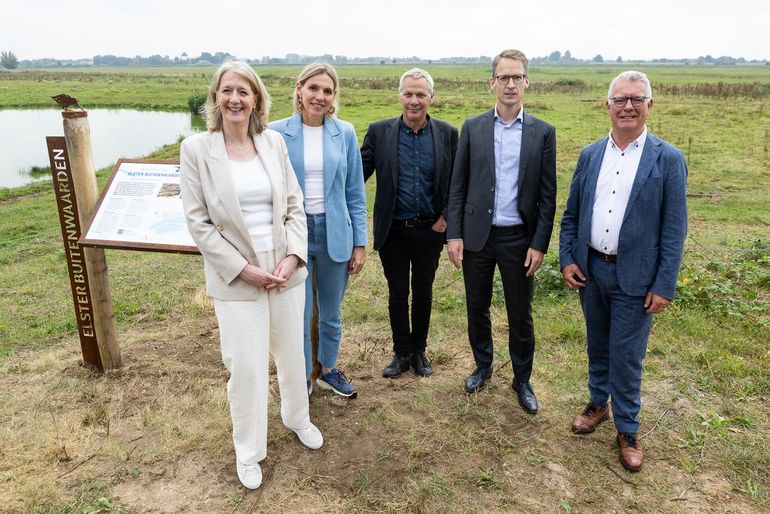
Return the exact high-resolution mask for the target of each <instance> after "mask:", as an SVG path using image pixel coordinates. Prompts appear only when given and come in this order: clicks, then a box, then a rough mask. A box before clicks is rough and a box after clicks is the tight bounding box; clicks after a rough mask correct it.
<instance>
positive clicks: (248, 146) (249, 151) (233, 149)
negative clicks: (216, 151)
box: [225, 137, 257, 161]
mask: <svg viewBox="0 0 770 514" xmlns="http://www.w3.org/2000/svg"><path fill="white" fill-rule="evenodd" d="M225 149H226V150H227V156H228V157H229V158H231V159H232V160H234V161H244V160H247V159H250V158H252V157H254V156H256V155H257V149H256V148H255V147H254V142H253V141H252V140H251V139H249V140H248V141H246V142H244V143H234V142H232V141H228V140H227V138H226V137H225Z"/></svg>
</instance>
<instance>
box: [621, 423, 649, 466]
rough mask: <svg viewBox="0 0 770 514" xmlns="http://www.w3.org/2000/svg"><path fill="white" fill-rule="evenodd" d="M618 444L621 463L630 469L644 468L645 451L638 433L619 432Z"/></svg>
mask: <svg viewBox="0 0 770 514" xmlns="http://www.w3.org/2000/svg"><path fill="white" fill-rule="evenodd" d="M618 446H619V447H620V463H621V464H623V467H624V468H626V469H627V470H628V471H639V470H640V469H642V459H643V452H642V447H641V445H640V444H639V441H637V439H636V434H630V433H628V432H619V433H618Z"/></svg>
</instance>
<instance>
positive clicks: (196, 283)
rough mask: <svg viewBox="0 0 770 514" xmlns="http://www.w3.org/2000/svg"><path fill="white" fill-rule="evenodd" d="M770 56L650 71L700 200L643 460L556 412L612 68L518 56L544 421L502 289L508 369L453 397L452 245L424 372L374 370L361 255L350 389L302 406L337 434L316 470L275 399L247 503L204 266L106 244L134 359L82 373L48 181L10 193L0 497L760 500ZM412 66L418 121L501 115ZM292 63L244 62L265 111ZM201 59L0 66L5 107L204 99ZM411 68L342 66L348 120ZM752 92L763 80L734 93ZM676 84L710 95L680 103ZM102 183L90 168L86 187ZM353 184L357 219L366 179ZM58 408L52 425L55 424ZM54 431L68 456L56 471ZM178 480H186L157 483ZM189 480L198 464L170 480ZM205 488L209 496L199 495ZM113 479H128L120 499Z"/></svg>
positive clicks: (482, 96)
mask: <svg viewBox="0 0 770 514" xmlns="http://www.w3.org/2000/svg"><path fill="white" fill-rule="evenodd" d="M766 68H768V67H735V68H729V69H728V68H720V69H717V68H697V67H662V66H661V67H649V68H646V69H645V71H647V72H648V73H649V74H650V77H651V78H652V80H653V87H654V88H655V87H656V85H661V86H663V87H660V91H662V92H661V93H660V94H657V93H656V95H655V104H654V107H653V110H652V112H651V115H650V118H649V120H648V128H649V129H650V131H651V132H653V133H655V134H656V135H659V136H661V137H663V138H665V139H667V140H668V141H670V142H672V143H674V144H676V145H677V146H679V147H680V148H682V149H683V150H684V151H685V153H686V157H687V159H688V161H689V173H690V174H689V179H688V192H689V193H690V194H691V195H692V196H691V198H689V201H688V206H689V214H690V215H689V218H690V230H689V234H688V239H687V242H686V253H685V260H684V266H683V268H682V272H681V274H680V277H679V284H678V287H677V294H678V300H677V301H676V302H674V303H673V304H672V306H671V307H670V308H669V309H668V310H667V311H665V312H664V313H662V314H660V315H658V316H656V318H655V326H654V330H653V335H652V337H651V339H650V344H649V348H648V355H647V359H646V361H645V375H644V383H643V410H642V427H641V431H642V432H643V433H646V434H648V435H647V436H646V437H645V438H644V439H643V441H642V442H643V445H644V447H645V450H646V452H647V453H646V455H647V460H646V462H645V466H646V467H645V470H644V471H642V472H641V473H639V474H635V475H631V474H627V473H625V472H623V471H619V464H617V457H616V454H615V451H616V450H615V449H614V447H613V443H612V428H611V426H603V427H602V428H601V429H600V430H598V431H597V433H596V434H594V435H592V436H589V437H576V436H572V435H571V434H570V433H569V429H568V426H569V420H570V418H571V416H572V415H574V413H575V412H576V411H577V410H578V409H579V408H580V407H581V405H583V404H584V402H585V401H586V390H585V389H586V388H585V383H586V379H587V370H586V356H585V328H584V322H583V320H582V315H581V312H580V307H579V303H578V299H577V294H576V293H575V292H574V291H568V290H566V289H565V288H564V287H563V286H562V285H561V279H560V274H559V271H558V262H557V259H556V255H555V253H554V252H555V249H556V246H557V237H558V219H559V217H560V215H561V214H560V213H561V210H562V209H563V207H564V203H565V201H566V197H567V191H568V187H569V182H570V178H571V175H572V170H573V168H574V164H575V160H576V158H577V155H578V152H579V151H580V149H581V148H582V147H583V146H584V145H585V144H587V143H589V142H591V141H593V140H595V139H597V138H599V137H601V136H603V135H605V134H606V133H607V131H608V130H609V121H608V117H607V114H606V112H605V111H604V107H603V102H602V98H603V97H604V96H605V95H606V87H607V83H608V82H609V79H610V78H611V77H612V76H613V74H614V73H616V72H617V71H618V70H620V68H619V67H617V66H614V65H612V66H609V65H605V66H597V67H581V68H555V67H554V68H551V67H540V68H532V69H531V70H530V75H531V77H532V81H533V87H532V88H531V89H530V91H529V92H528V94H527V96H526V99H525V106H526V107H527V109H529V111H530V112H532V113H533V114H535V115H537V116H539V117H542V118H543V119H545V120H546V121H548V122H550V123H552V124H554V125H555V126H556V127H557V137H558V158H557V166H558V186H559V192H558V209H557V231H556V233H555V234H554V238H553V241H552V247H551V248H552V251H551V252H550V253H549V254H548V255H547V256H546V261H545V264H544V267H543V269H541V270H540V271H539V272H538V282H537V291H536V296H535V301H534V304H533V311H534V316H535V324H536V331H537V340H538V347H537V354H536V357H535V369H534V373H533V381H534V385H535V389H536V391H537V393H538V397H539V399H540V401H541V405H542V409H541V412H540V413H538V415H537V416H535V417H530V416H525V415H524V414H522V413H521V411H520V410H519V409H518V407H517V406H516V405H515V401H514V400H513V398H512V396H511V393H510V391H509V388H508V383H509V380H510V378H511V370H510V366H509V365H504V363H505V362H506V360H507V358H508V357H507V355H506V353H507V351H506V347H505V346H506V345H505V344H504V341H505V337H506V336H505V334H506V325H505V314H504V313H505V309H504V304H503V300H502V298H501V297H500V294H499V293H498V295H497V296H496V298H495V301H494V303H493V309H492V317H493V321H494V325H493V329H494V336H495V339H496V341H497V345H496V354H495V359H496V367H499V369H497V370H496V373H495V378H494V379H493V381H492V382H491V384H490V387H489V388H488V389H487V390H486V391H485V392H483V393H482V394H480V395H478V396H477V397H468V396H466V395H465V394H464V393H462V390H461V383H462V379H463V377H464V376H465V374H466V373H467V372H469V371H470V368H471V366H472V365H471V359H470V351H469V349H468V345H467V335H466V326H465V323H466V320H465V298H464V291H463V286H462V277H461V275H460V274H459V273H458V272H456V271H454V270H453V269H452V268H451V266H450V265H449V263H448V262H447V260H446V259H445V258H444V257H442V259H441V263H440V266H439V270H438V274H437V277H436V282H435V285H434V300H435V301H434V310H433V317H432V324H431V334H430V343H429V353H430V356H431V358H432V362H433V365H434V367H435V368H436V374H435V375H434V376H433V377H431V378H430V379H427V380H416V379H414V378H406V377H405V378H402V379H400V380H397V381H385V380H383V379H380V378H379V373H380V371H381V368H382V366H384V365H385V364H386V363H387V361H388V360H389V356H390V351H391V347H390V344H391V341H390V328H389V322H388V317H387V285H386V284H385V281H384V279H383V276H382V270H381V266H380V263H379V259H378V257H377V256H376V254H375V253H374V252H372V251H370V255H369V258H368V261H367V263H366V266H365V268H364V271H363V272H362V273H361V274H360V275H359V276H356V277H354V278H353V279H352V280H351V284H350V287H349V290H348V292H347V294H346V296H345V300H344V303H343V317H344V342H343V348H342V353H341V366H342V367H343V369H344V370H345V371H346V372H347V373H348V375H349V376H351V377H353V379H354V380H355V383H356V385H357V386H358V387H359V390H360V391H361V398H359V399H358V400H356V401H355V402H341V403H340V402H335V401H334V400H332V399H330V398H329V397H328V396H325V395H314V396H313V398H312V400H311V412H312V414H313V417H314V418H313V419H314V421H315V422H316V423H317V424H318V425H319V426H320V427H321V429H322V430H323V431H324V435H325V436H326V440H327V442H328V444H327V447H325V448H324V449H323V450H321V452H322V457H321V458H318V457H317V454H312V453H311V452H305V451H303V450H301V449H298V448H297V447H296V446H298V445H295V444H294V443H295V441H294V440H293V439H292V438H290V437H289V436H288V435H287V434H286V433H284V432H282V431H281V430H282V429H281V421H280V416H279V414H278V406H277V402H276V398H275V397H273V398H272V400H271V407H270V409H271V410H270V423H271V424H270V427H271V428H270V436H269V437H270V439H269V448H270V449H269V457H268V466H275V467H274V468H270V469H272V471H271V472H270V474H266V477H267V479H266V485H265V486H264V489H262V490H260V491H261V492H259V493H247V494H244V493H243V492H242V490H241V489H240V488H239V487H238V486H237V484H235V483H234V479H233V476H232V475H233V472H232V469H231V468H232V462H231V452H232V450H231V448H230V446H229V445H230V442H229V439H228V438H229V434H228V430H229V427H228V426H227V423H228V419H227V415H226V414H225V412H226V404H225V399H224V380H225V378H224V377H223V374H224V372H223V369H222V365H221V363H220V362H219V355H218V346H217V339H218V336H217V333H216V320H215V319H214V316H213V313H212V311H211V308H210V305H208V303H207V302H206V300H205V299H204V298H203V293H202V282H203V274H202V271H201V267H202V266H201V261H200V258H199V257H192V256H179V255H165V254H157V253H142V252H127V251H114V250H109V251H107V260H108V263H109V267H110V285H111V288H112V296H113V303H114V305H113V307H114V311H115V314H116V320H117V326H118V333H119V337H120V339H121V346H122V348H123V350H124V358H125V359H126V366H125V368H124V369H122V370H118V371H116V372H111V373H108V374H105V375H103V376H100V375H95V374H90V373H89V372H87V371H86V370H83V369H81V368H79V367H78V365H77V362H78V360H79V357H78V342H77V335H76V330H75V324H74V319H73V316H72V306H71V301H72V300H71V297H70V292H69V285H68V281H67V276H66V267H65V262H64V252H63V249H62V247H61V232H60V228H59V226H58V221H57V215H56V211H55V202H54V198H53V194H52V192H51V190H50V184H46V183H36V184H32V185H29V186H25V187H24V188H18V189H0V214H2V215H1V216H0V269H1V270H2V271H0V292H2V294H1V295H0V387H2V388H3V390H4V392H6V394H4V395H0V422H2V423H0V428H2V430H3V433H2V434H0V437H2V439H3V441H4V443H5V444H7V445H8V448H9V450H8V451H6V450H5V449H4V450H3V451H2V452H0V483H3V484H4V485H7V488H5V487H4V488H0V489H6V490H7V491H9V492H8V493H4V492H2V491H0V504H3V503H6V504H7V505H10V506H11V507H8V508H9V509H11V510H12V509H20V510H23V511H35V510H37V511H39V512H81V511H88V509H92V510H90V511H93V512H96V511H98V510H97V509H100V508H101V509H102V511H105V512H107V511H110V509H112V511H117V512H120V511H121V509H123V510H128V507H126V505H138V507H136V509H135V510H138V511H142V510H147V509H152V508H161V507H160V506H158V505H151V504H148V503H144V504H143V503H141V501H142V500H141V499H140V498H141V497H142V492H143V491H144V490H145V489H149V488H151V487H152V486H153V484H154V483H156V482H158V483H162V484H164V485H163V487H167V488H168V487H171V488H173V487H175V486H177V487H178V486H179V483H180V481H184V480H188V479H189V480H191V481H193V482H191V483H192V484H193V486H190V485H189V484H188V483H187V482H184V483H185V488H186V489H185V490H186V491H187V493H186V494H183V495H178V494H177V495H176V497H179V496H187V495H188V494H189V495H190V496H189V498H190V499H189V502H190V503H187V504H177V503H174V504H173V505H174V508H175V509H177V510H185V509H187V510H194V509H195V508H196V506H197V505H198V504H201V505H203V504H205V505H206V507H205V508H208V509H209V510H212V511H228V512H229V511H254V510H258V509H262V510H270V509H271V508H272V509H273V510H294V511H298V510H322V509H324V508H327V509H329V510H332V511H337V510H345V511H350V512H380V511H385V512H396V511H400V512H416V511H425V512H428V511H455V512H485V511H535V512H542V511H545V512H558V511H562V512H597V511H602V512H604V511H619V512H621V511H639V512H661V511H663V512H699V511H708V510H717V511H718V510H720V509H724V510H725V511H727V512H763V511H767V510H768V509H770V479H768V476H770V452H769V451H768V447H767V443H766V441H767V440H768V437H770V432H769V428H768V427H770V411H768V408H767V407H768V398H769V397H770V371H768V370H769V369H770V353H768V351H767V341H768V334H770V311H769V307H768V306H769V304H770V200H769V199H768V198H770V194H768V193H770V190H768V184H770V156H768V149H767V148H768V146H770V139H768V138H769V136H768V133H769V132H770V113H768V108H770V106H769V105H767V104H768V101H769V100H770V94H768V93H764V94H763V96H760V97H755V96H752V95H753V93H751V92H752V91H757V90H759V91H763V89H762V88H763V87H766V85H767V84H768V83H770V70H769V69H766ZM427 69H428V70H429V71H431V72H432V73H433V74H434V76H435V77H436V79H437V80H436V99H435V100H436V101H435V104H434V106H433V108H432V110H431V113H432V115H434V116H436V117H439V118H442V119H445V120H447V121H449V122H451V123H453V124H455V125H457V126H459V125H460V124H461V123H462V121H463V120H464V119H465V118H466V117H467V116H470V115H474V114H477V113H480V112H482V111H484V110H486V109H488V108H491V106H492V103H493V97H492V95H491V94H490V93H489V92H488V90H487V87H486V85H485V84H486V76H487V75H488V74H489V72H488V69H487V67H483V66H459V67H458V66H427ZM298 70H299V67H259V68H258V72H259V73H260V74H261V75H262V76H263V77H265V79H266V83H267V86H268V89H269V90H270V92H271V94H272V96H273V100H274V108H273V112H272V116H271V118H272V119H277V118H279V117H282V116H286V115H288V114H289V113H290V98H291V90H292V89H291V88H292V83H293V77H294V74H296V73H297V71H298ZM212 71H213V69H208V68H204V69H201V68H194V69H192V68H190V69H179V68H168V69H158V68H147V69H130V70H125V69H107V70H105V69H96V70H90V69H89V70H42V71H29V72H28V71H16V72H13V73H4V72H0V106H1V107H11V106H14V105H24V106H42V105H49V104H48V99H47V97H48V96H51V95H52V94H57V93H61V92H67V93H69V94H72V95H74V96H76V97H78V99H79V100H81V103H83V104H84V105H86V106H87V107H101V106H120V107H148V108H151V107H155V108H164V109H179V110H182V109H186V108H187V98H188V96H189V95H191V94H193V93H198V92H200V91H205V88H206V85H207V83H208V80H209V76H210V74H211V72H212ZM402 71H403V67H402V66H390V65H388V66H343V67H340V68H339V72H340V75H341V76H342V85H343V89H342V92H341V113H340V117H341V118H343V119H345V120H348V121H351V122H352V123H354V125H355V126H356V129H357V132H358V136H359V139H360V138H362V137H363V135H364V133H365V131H366V127H367V126H368V124H369V123H371V122H372V121H374V120H376V119H379V118H382V117H386V116H395V115H397V114H398V113H399V104H398V102H397V94H396V92H395V90H394V88H395V84H396V81H397V78H398V76H399V74H400V72H402ZM719 82H723V83H726V84H731V85H733V86H735V89H734V92H736V94H733V95H729V96H724V95H722V96H720V95H719V94H717V93H718V91H721V89H719V88H720V87H722V86H718V87H717V86H714V87H715V88H716V89H713V90H712V89H709V88H708V87H705V86H704V85H714V84H718V83H719ZM537 84H540V85H539V86H538V85H537ZM565 84H571V85H565ZM742 84H750V85H756V84H759V86H757V87H756V88H754V86H752V88H753V89H751V90H747V91H748V92H747V93H746V94H738V93H740V92H741V89H740V87H739V86H741V85H742ZM674 86H677V87H680V88H681V91H690V90H692V91H696V90H697V91H699V93H697V94H695V93H693V94H689V93H688V94H673V91H674V89H673V87H674ZM696 86H697V88H696ZM704 92H705V93H704ZM710 92H713V93H714V95H711V93H710ZM706 93H708V94H706ZM749 93H751V94H749ZM709 95H711V96H709ZM169 143H173V142H169ZM177 156H178V144H170V145H168V146H166V147H164V148H163V149H161V150H160V151H158V152H156V153H155V154H153V155H152V156H151V157H154V158H176V157H177ZM137 157H138V156H137ZM108 171H109V170H108V169H105V170H101V171H100V172H99V175H98V177H99V183H100V185H103V183H104V181H105V180H106V174H107V173H108ZM367 194H368V199H369V209H370V211H371V207H372V200H373V198H374V184H373V181H370V183H369V184H368V185H367ZM46 405H48V406H51V411H50V416H49V411H48V410H47V407H45V406H46ZM54 417H55V418H56V419H59V423H60V425H61V427H62V428H61V430H60V434H59V436H58V438H57V437H55V432H56V431H55V430H54V429H53V427H52V426H51V418H54ZM608 425H611V424H608ZM65 427H66V428H65ZM105 432H109V433H110V437H109V438H108V439H107V440H108V443H105V446H104V448H103V449H102V450H101V452H100V453H98V455H97V456H96V457H95V458H94V459H92V460H91V461H88V462H87V463H85V464H84V465H83V466H82V467H80V468H78V470H77V471H76V472H73V473H72V474H71V475H67V476H66V477H65V478H63V479H59V480H57V479H56V477H57V476H58V475H59V474H61V472H62V469H69V468H70V467H71V466H73V465H74V464H75V463H77V462H80V461H81V460H83V459H85V458H86V457H88V456H89V455H91V454H92V453H93V452H94V451H95V447H96V448H98V444H95V443H93V442H92V439H96V441H97V443H98V442H99V441H101V440H102V439H105V436H104V435H103V434H104V433H105ZM136 438H139V439H136ZM132 440H135V442H132ZM62 444H64V445H65V446H66V449H67V451H68V452H70V453H72V455H74V456H75V457H74V458H75V462H73V463H68V462H62V461H60V460H58V459H60V458H61V457H60V453H61V445H62ZM196 459H197V461H196ZM196 462H197V465H199V466H200V467H195V465H196ZM160 468H162V469H161V470H160V471H159V469H160ZM172 468H173V469H174V470H175V471H174V473H177V472H178V473H179V474H180V476H181V477H184V478H174V477H175V476H176V475H173V473H172V472H171V471H163V470H164V469H172ZM187 469H192V470H193V471H190V472H189V473H188V474H184V473H185V470H187ZM211 470H213V471H211ZM207 472H208V473H210V474H208V475H205V473H207ZM211 473H213V475H211ZM196 474H198V475H201V476H203V475H205V482H206V484H203V483H200V482H199V483H196V482H194V480H195V478H190V477H191V476H192V475H196ZM332 475H333V476H332ZM31 477H35V478H34V479H33V478H31ZM201 480H203V479H201ZM211 483H215V484H217V485H215V486H211V487H212V488H213V489H208V488H209V485H208V484H211ZM116 489H117V490H119V492H120V493H119V494H118V493H116V492H115V490H116ZM199 490H200V491H203V490H205V491H208V492H205V493H199V492H198V491H199ZM171 491H172V492H173V491H174V490H173V489H171ZM683 491H685V492H684V493H683ZM126 492H132V493H133V494H132V495H129V496H128V497H126V498H129V499H125V498H124V496H125V493H126ZM4 494H8V495H9V496H8V497H4V496H3V495H4ZM121 498H124V499H122V500H121ZM319 498H320V499H319ZM2 500H7V501H6V502H3V501H2ZM207 502H208V503H207ZM212 502H213V503H212ZM107 504H109V507H108V506H107ZM169 508H171V507H169ZM0 510H3V509H2V507H0Z"/></svg>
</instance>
